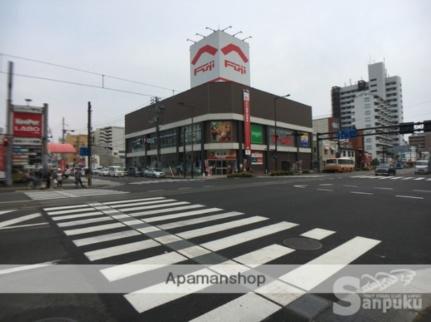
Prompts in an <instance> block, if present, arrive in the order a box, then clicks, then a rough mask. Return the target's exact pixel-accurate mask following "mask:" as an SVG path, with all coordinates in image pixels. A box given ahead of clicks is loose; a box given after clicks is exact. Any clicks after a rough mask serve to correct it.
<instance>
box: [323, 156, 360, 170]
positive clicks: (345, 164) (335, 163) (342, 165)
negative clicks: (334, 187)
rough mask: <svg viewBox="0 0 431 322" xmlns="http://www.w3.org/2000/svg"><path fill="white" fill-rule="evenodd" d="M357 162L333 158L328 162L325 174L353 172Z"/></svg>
mask: <svg viewBox="0 0 431 322" xmlns="http://www.w3.org/2000/svg"><path fill="white" fill-rule="evenodd" d="M354 168H355V161H354V160H353V159H350V158H333V159H328V160H326V163H325V167H324V169H323V172H352V171H353V170H354Z"/></svg>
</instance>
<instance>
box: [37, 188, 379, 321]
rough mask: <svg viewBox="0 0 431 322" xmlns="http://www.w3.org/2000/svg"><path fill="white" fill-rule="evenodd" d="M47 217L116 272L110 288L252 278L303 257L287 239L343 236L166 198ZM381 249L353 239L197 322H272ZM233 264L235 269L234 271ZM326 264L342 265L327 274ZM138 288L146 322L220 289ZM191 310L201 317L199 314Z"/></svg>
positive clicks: (137, 305)
mask: <svg viewBox="0 0 431 322" xmlns="http://www.w3.org/2000/svg"><path fill="white" fill-rule="evenodd" d="M44 212H45V213H46V214H47V215H48V216H49V217H50V219H51V220H52V222H53V223H54V224H55V225H57V227H58V228H59V229H60V230H62V231H63V233H64V234H65V236H67V238H70V239H71V242H72V243H73V244H74V245H75V246H76V247H77V248H78V249H79V250H80V251H81V252H82V254H83V255H84V256H85V257H86V258H87V259H88V261H89V262H91V263H97V264H106V263H110V264H114V265H111V266H108V267H103V268H101V269H100V274H101V275H102V276H103V277H104V278H105V280H106V283H119V282H127V281H131V280H132V279H133V278H134V277H137V276H142V275H143V274H149V273H150V272H157V271H159V270H162V269H163V268H166V267H168V266H170V265H174V264H181V263H185V262H194V263H197V264H203V265H205V267H204V268H200V269H198V270H195V271H191V272H189V273H188V274H187V275H186V276H190V277H195V276H199V275H202V274H204V275H206V276H218V275H223V274H233V273H235V274H236V273H237V272H242V273H247V272H251V271H252V270H254V269H258V268H259V267H260V266H262V265H264V264H268V263H271V262H273V261H276V260H280V259H283V262H284V263H289V257H290V256H292V254H295V253H297V252H300V250H295V249H293V248H289V247H286V246H285V245H283V244H282V240H283V239H282V235H284V234H285V233H286V232H291V233H293V231H294V232H295V233H298V234H299V235H300V236H302V237H306V238H311V239H314V240H319V241H323V242H324V241H325V239H329V238H331V237H332V236H337V232H336V231H333V230H328V229H324V228H321V227H313V228H311V229H304V228H302V227H301V225H299V224H297V223H294V222H289V221H276V220H273V219H271V218H269V217H266V216H262V215H247V214H245V213H242V212H238V211H228V210H225V209H221V208H217V207H207V206H205V205H203V204H195V203H191V202H188V201H180V200H176V199H172V198H166V197H162V196H160V197H151V198H142V199H132V200H120V201H110V202H95V203H86V204H79V205H73V206H61V207H49V208H44ZM379 243H380V241H379V240H376V239H371V238H366V237H362V236H352V238H351V239H349V240H347V241H344V242H343V243H341V244H339V245H338V246H336V247H335V248H333V249H331V250H328V251H326V252H325V253H323V254H320V256H318V257H316V258H311V260H310V261H308V262H305V263H304V264H302V265H300V266H299V267H298V268H295V269H294V270H290V271H285V272H284V273H283V274H281V275H280V276H278V277H277V276H276V277H275V279H274V280H273V281H271V282H269V283H268V284H265V285H263V286H260V287H258V288H257V289H255V290H250V291H248V292H246V293H244V294H239V295H238V294H236V295H235V296H236V297H235V298H230V299H229V300H228V301H227V302H226V301H225V302H224V303H218V304H217V303H215V304H213V303H210V304H208V305H209V306H210V307H209V308H208V309H207V311H205V312H201V311H198V312H197V313H196V314H194V315H193V316H192V320H193V321H228V320H231V319H230V318H232V316H235V317H236V318H237V319H238V320H241V321H261V320H266V319H268V318H270V317H271V316H272V315H273V314H276V312H278V311H280V310H282V309H283V308H284V307H285V306H286V305H288V304H289V303H291V302H293V301H295V300H296V299H298V298H300V297H301V296H303V295H304V294H305V293H306V292H307V291H309V290H312V289H313V288H314V287H316V286H318V285H319V284H321V283H323V282H324V281H325V280H327V279H328V278H330V277H331V276H333V275H334V274H336V273H337V272H338V271H339V270H341V269H343V267H345V266H346V265H348V264H350V263H352V262H353V261H355V260H357V259H358V258H359V257H361V256H362V255H364V254H365V253H367V252H368V251H370V250H372V249H373V248H374V247H376V246H377V245H378V244H379ZM208 256H209V257H208ZM209 258H212V259H211V260H209ZM232 264H233V265H234V267H233V268H226V265H227V266H232ZM326 264H336V265H329V268H326V269H322V265H326ZM132 285H134V287H135V288H136V289H134V290H132V291H130V292H128V293H127V294H125V295H124V299H125V300H126V301H127V302H128V303H129V304H130V305H131V307H133V308H134V310H135V311H136V312H137V314H140V315H142V316H143V318H144V319H145V316H146V314H151V312H153V310H155V309H157V308H162V307H163V308H166V310H163V312H170V310H169V307H170V305H175V303H176V301H182V300H184V299H186V298H187V297H188V296H192V295H194V294H195V293H198V292H201V291H203V290H205V289H209V288H211V287H212V285H211V284H210V283H208V282H199V283H196V284H193V285H191V284H183V285H180V286H178V285H176V284H175V283H173V284H166V283H165V282H161V281H158V280H154V281H152V280H151V284H150V285H145V286H143V285H139V283H138V284H136V285H135V284H132ZM194 301H198V300H196V299H195V300H194ZM183 309H184V310H186V311H187V312H191V311H193V307H190V308H183ZM158 312H160V311H158ZM161 314H163V313H161ZM185 319H186V320H190V317H187V318H185ZM158 320H165V319H164V318H163V317H159V318H158Z"/></svg>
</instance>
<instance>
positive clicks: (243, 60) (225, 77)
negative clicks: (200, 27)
mask: <svg viewBox="0 0 431 322" xmlns="http://www.w3.org/2000/svg"><path fill="white" fill-rule="evenodd" d="M249 64H250V59H249V47H248V43H246V42H244V41H242V40H240V39H238V38H236V37H233V36H231V35H229V34H227V33H226V32H224V31H221V30H217V31H215V32H213V33H212V34H210V35H209V36H207V37H205V38H203V39H202V40H200V41H198V42H197V43H195V44H193V45H192V46H191V47H190V80H191V87H195V86H198V85H201V84H204V83H207V82H211V81H220V80H222V81H233V82H237V83H240V84H244V85H248V86H249V85H250V73H249V70H250V68H249Z"/></svg>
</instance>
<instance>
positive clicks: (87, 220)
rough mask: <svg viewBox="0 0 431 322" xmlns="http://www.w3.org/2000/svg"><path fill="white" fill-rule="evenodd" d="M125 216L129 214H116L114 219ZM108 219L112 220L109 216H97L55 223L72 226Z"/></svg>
mask: <svg viewBox="0 0 431 322" xmlns="http://www.w3.org/2000/svg"><path fill="white" fill-rule="evenodd" d="M127 217H129V216H127V215H117V217H116V218H115V219H122V218H127ZM110 220H113V218H111V217H98V218H91V219H81V220H74V221H67V222H62V223H57V225H58V227H72V226H79V225H86V224H93V223H95V222H103V221H110Z"/></svg>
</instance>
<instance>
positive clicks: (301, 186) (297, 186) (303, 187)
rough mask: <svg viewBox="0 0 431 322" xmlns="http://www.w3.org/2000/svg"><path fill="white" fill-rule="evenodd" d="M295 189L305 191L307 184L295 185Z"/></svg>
mask: <svg viewBox="0 0 431 322" xmlns="http://www.w3.org/2000/svg"><path fill="white" fill-rule="evenodd" d="M293 186H294V187H295V188H299V189H305V188H306V187H307V185H306V184H295V185H293Z"/></svg>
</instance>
